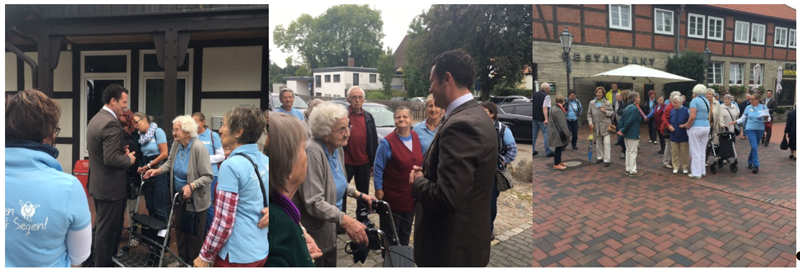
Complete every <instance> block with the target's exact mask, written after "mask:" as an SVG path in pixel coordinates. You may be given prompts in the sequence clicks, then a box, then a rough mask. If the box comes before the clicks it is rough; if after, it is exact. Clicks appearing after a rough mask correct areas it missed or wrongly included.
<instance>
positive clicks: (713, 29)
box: [708, 16, 725, 41]
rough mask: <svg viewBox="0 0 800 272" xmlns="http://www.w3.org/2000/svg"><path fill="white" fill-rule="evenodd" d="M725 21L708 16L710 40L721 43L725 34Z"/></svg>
mask: <svg viewBox="0 0 800 272" xmlns="http://www.w3.org/2000/svg"><path fill="white" fill-rule="evenodd" d="M724 27H725V19H722V18H719V17H714V16H708V39H709V40H718V41H721V40H722V37H723V33H725V29H724Z"/></svg>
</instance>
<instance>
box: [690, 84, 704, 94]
mask: <svg viewBox="0 0 800 272" xmlns="http://www.w3.org/2000/svg"><path fill="white" fill-rule="evenodd" d="M706 90H707V88H706V86H705V85H703V84H697V85H694V88H693V89H692V93H693V94H696V95H706V92H707V91H706Z"/></svg>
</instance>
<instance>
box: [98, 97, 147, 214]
mask: <svg viewBox="0 0 800 272" xmlns="http://www.w3.org/2000/svg"><path fill="white" fill-rule="evenodd" d="M124 134H126V133H125V132H124V131H123V130H122V126H121V125H120V124H119V120H117V118H115V117H114V115H113V114H111V113H110V112H108V111H106V110H105V109H100V111H99V112H98V113H97V114H95V116H94V117H92V120H91V121H89V124H88V125H87V126H86V147H87V149H88V150H89V169H91V171H89V179H90V180H91V181H92V182H91V183H89V195H91V196H92V197H93V198H94V199H96V200H101V201H118V200H123V199H125V198H126V197H127V190H126V189H125V185H126V184H125V181H126V180H127V178H126V177H127V170H128V167H129V166H131V164H133V163H134V162H133V161H131V159H130V158H129V157H128V156H125V149H124V148H123V147H124V146H125V145H124V144H123V143H124ZM136 155H137V156H139V155H140V154H139V153H136Z"/></svg>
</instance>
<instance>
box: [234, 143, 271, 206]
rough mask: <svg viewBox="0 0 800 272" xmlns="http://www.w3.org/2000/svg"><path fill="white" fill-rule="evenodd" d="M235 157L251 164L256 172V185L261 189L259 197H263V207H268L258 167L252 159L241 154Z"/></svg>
mask: <svg viewBox="0 0 800 272" xmlns="http://www.w3.org/2000/svg"><path fill="white" fill-rule="evenodd" d="M236 156H242V157H244V158H245V159H247V160H248V161H250V163H251V164H253V169H254V170H255V171H256V177H258V185H259V187H261V196H262V197H264V207H269V205H268V204H267V191H266V190H265V189H264V181H263V180H262V179H261V174H260V173H259V172H258V165H257V164H256V163H255V162H253V159H251V158H250V156H247V155H245V154H242V153H239V154H236Z"/></svg>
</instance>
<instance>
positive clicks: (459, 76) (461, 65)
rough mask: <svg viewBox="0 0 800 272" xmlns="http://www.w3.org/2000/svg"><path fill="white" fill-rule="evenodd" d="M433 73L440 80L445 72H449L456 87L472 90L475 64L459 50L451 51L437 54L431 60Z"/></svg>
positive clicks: (467, 55)
mask: <svg viewBox="0 0 800 272" xmlns="http://www.w3.org/2000/svg"><path fill="white" fill-rule="evenodd" d="M432 65H433V66H434V70H433V73H434V74H435V75H436V78H438V79H440V80H441V79H442V78H443V77H444V74H445V73H446V72H450V75H451V76H452V77H453V80H454V81H455V82H456V86H458V87H462V88H467V89H470V90H472V86H473V85H475V64H474V63H473V62H472V57H470V56H469V54H467V53H465V52H464V51H461V50H451V51H447V52H444V53H441V54H439V55H438V56H436V57H435V58H434V59H433V63H432Z"/></svg>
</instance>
